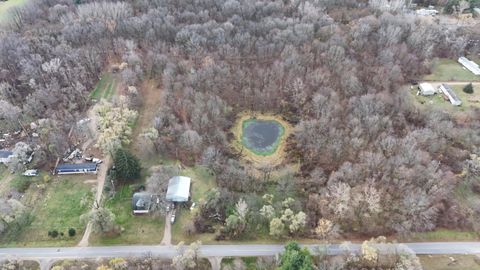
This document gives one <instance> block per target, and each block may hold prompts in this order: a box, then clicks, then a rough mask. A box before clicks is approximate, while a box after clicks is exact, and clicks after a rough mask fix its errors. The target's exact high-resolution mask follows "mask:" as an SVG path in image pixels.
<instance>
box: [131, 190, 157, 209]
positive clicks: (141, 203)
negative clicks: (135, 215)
mask: <svg viewBox="0 0 480 270" xmlns="http://www.w3.org/2000/svg"><path fill="white" fill-rule="evenodd" d="M151 197H152V195H151V194H150V193H148V192H136V193H134V194H133V197H132V209H133V212H139V213H147V212H148V211H149V210H150V205H151V203H152V199H151Z"/></svg>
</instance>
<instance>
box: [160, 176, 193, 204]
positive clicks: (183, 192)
mask: <svg viewBox="0 0 480 270" xmlns="http://www.w3.org/2000/svg"><path fill="white" fill-rule="evenodd" d="M191 181H192V179H191V178H190V177H186V176H174V177H172V178H170V180H169V181H168V189H167V196H166V197H167V201H170V202H187V201H188V200H189V199H190V183H191Z"/></svg>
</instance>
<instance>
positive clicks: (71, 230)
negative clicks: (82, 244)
mask: <svg viewBox="0 0 480 270" xmlns="http://www.w3.org/2000/svg"><path fill="white" fill-rule="evenodd" d="M75 234H77V231H76V230H75V229H74V228H70V229H68V236H70V237H74V236H75Z"/></svg>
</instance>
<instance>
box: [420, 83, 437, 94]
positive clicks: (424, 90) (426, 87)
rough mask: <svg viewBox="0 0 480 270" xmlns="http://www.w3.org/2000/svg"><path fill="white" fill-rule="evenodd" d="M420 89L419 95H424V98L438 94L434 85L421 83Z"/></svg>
mask: <svg viewBox="0 0 480 270" xmlns="http://www.w3.org/2000/svg"><path fill="white" fill-rule="evenodd" d="M418 89H419V90H420V91H419V94H420V95H422V96H431V95H434V94H435V93H436V91H435V88H434V87H433V85H431V84H429V83H420V84H419V85H418Z"/></svg>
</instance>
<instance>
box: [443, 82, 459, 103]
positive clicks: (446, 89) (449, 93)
mask: <svg viewBox="0 0 480 270" xmlns="http://www.w3.org/2000/svg"><path fill="white" fill-rule="evenodd" d="M438 89H439V90H440V92H441V93H443V94H444V95H445V96H446V97H447V98H448V100H450V103H452V105H453V106H460V105H462V101H461V100H460V99H459V98H458V96H457V94H455V91H453V89H452V88H451V87H450V86H448V85H447V84H442V85H440V87H438Z"/></svg>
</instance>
